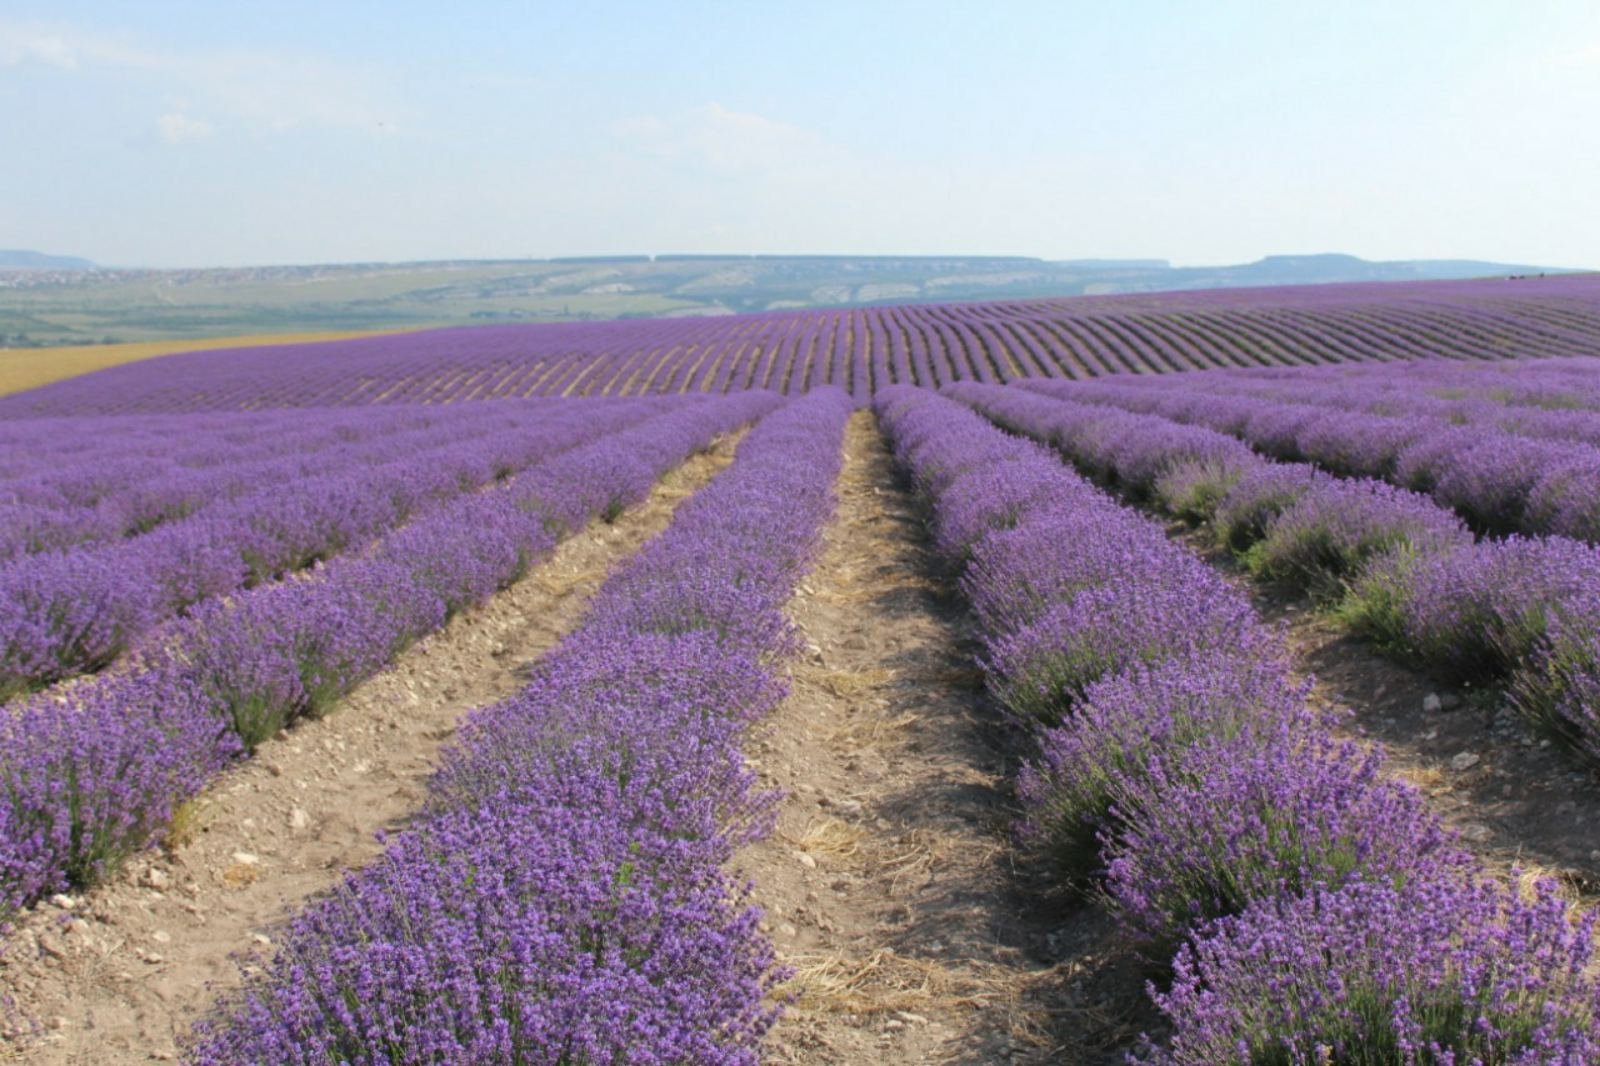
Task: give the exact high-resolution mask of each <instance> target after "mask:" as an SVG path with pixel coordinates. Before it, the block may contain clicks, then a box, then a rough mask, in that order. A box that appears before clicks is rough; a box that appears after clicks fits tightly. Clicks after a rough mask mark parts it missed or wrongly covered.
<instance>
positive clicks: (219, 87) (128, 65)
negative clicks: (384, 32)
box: [0, 21, 403, 135]
mask: <svg viewBox="0 0 1600 1066" xmlns="http://www.w3.org/2000/svg"><path fill="white" fill-rule="evenodd" d="M29 64H41V65H45V66H49V67H54V68H57V69H60V70H68V71H79V72H88V71H92V70H100V71H109V72H113V73H120V74H122V75H124V76H129V77H142V78H145V79H148V80H151V81H153V82H155V83H157V84H158V85H160V86H162V87H163V88H165V89H167V90H169V91H173V92H177V93H181V94H183V95H185V96H187V97H190V98H192V99H193V100H194V101H195V106H196V108H197V109H198V110H200V111H203V112H206V113H208V114H211V115H214V116H216V117H217V118H223V117H226V118H228V119H230V120H233V121H237V122H242V123H245V124H248V125H253V126H259V127H265V128H267V129H272V130H290V129H296V128H300V127H332V128H345V129H362V130H368V131H372V132H384V133H390V132H394V131H395V130H396V129H397V127H398V126H399V124H400V121H401V120H402V118H403V116H402V115H401V114H400V112H401V107H400V105H399V103H398V94H397V93H396V92H395V90H394V88H393V87H392V85H391V84H390V83H389V80H388V79H387V78H386V77H384V76H383V75H382V74H381V73H379V72H376V71H372V70H364V69H361V68H359V67H354V66H352V65H350V64H348V63H334V62H331V61H328V60H325V59H322V58H320V57H316V56H307V55H292V54H284V53H279V52H272V51H266V50H255V49H237V48H229V49H214V50H208V51H188V52H177V51H168V50H162V49H159V48H151V47H147V46H146V45H144V44H143V43H138V42H132V41H130V40H127V39H124V38H118V37H114V36H108V35H105V34H98V33H92V32H89V31H85V30H81V29H77V28H72V27H62V26H46V25H40V24H30V23H8V22H4V21H0V65H5V66H25V65H29ZM180 117H182V116H180ZM191 121H197V120H191ZM163 135H165V130H164V129H163Z"/></svg>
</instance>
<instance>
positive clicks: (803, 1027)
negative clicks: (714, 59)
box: [737, 413, 1138, 1066]
mask: <svg viewBox="0 0 1600 1066" xmlns="http://www.w3.org/2000/svg"><path fill="white" fill-rule="evenodd" d="M924 543H925V542H924V536H923V528H922V515H921V513H920V512H919V511H918V509H917V508H916V506H915V505H914V504H913V502H912V500H911V499H910V497H909V496H908V495H907V493H906V492H905V491H904V490H903V489H902V488H901V487H900V486H899V484H898V483H897V482H896V480H895V476H894V469H893V463H892V461H891V459H890V456H889V454H888V452H887V450H886V449H885V447H884V445H883V442H882V441H881V439H880V438H879V435H878V432H877V429H876V427H875V425H874V423H873V421H872V419H871V416H870V415H869V414H866V413H861V414H857V415H856V416H855V417H854V418H853V419H852V420H851V423H850V426H849V430H848V433H847V437H846V458H845V465H844V471H843V473H842V475H841V478H840V484H839V507H838V513H837V515H836V517H835V519H834V521H833V522H832V523H831V524H830V527H829V529H828V530H827V532H826V535H825V542H824V551H823V553H822V556H821V558H820V559H819V561H818V564H817V566H816V568H815V570H814V571H813V572H812V574H811V575H810V576H809V577H808V578H807V580H806V581H805V582H804V583H803V584H802V586H801V588H800V590H799V592H798V594H797V596H796V599H795V602H794V605H793V606H792V608H791V613H792V616H793V618H794V619H795V621H796V622H797V623H798V624H799V626H800V627H801V628H802V630H803V631H804V633H805V637H806V639H807V640H808V641H809V646H808V648H807V651H806V653H805V654H804V656H803V657H802V661H801V662H800V663H799V664H797V665H796V666H795V667H794V669H793V671H792V675H793V676H792V691H791V695H790V698H789V699H788V700H787V701H786V702H785V703H784V705H783V706H782V707H780V708H779V710H778V711H777V712H775V714H774V715H773V716H772V718H771V719H769V721H768V722H767V723H766V725H765V726H764V728H763V731H762V733H761V734H759V735H758V737H757V738H756V739H754V740H753V742H752V744H751V746H750V755H751V758H752V762H753V763H754V764H755V765H756V766H757V768H758V769H759V770H760V772H761V775H762V778H763V782H764V784H766V785H767V786H769V787H776V788H779V789H782V790H783V791H784V792H785V793H786V794H787V795H786V799H785V801H784V803H783V805H782V807H781V808H780V812H779V826H778V830H777V832H776V833H775V834H774V835H773V836H772V837H770V838H769V839H767V840H765V841H763V842H761V843H760V844H757V845H755V846H753V847H750V848H747V849H746V850H745V851H744V852H743V853H742V855H741V856H740V858H739V860H738V863H737V865H738V867H739V868H740V869H741V870H742V871H744V872H746V873H748V874H750V875H751V876H752V877H753V879H754V881H755V885H756V900H757V902H758V903H760V904H761V905H762V906H763V907H765V908H766V912H767V916H766V928H767V930H768V932H769V933H770V934H771V935H772V937H773V940H774V942H775V944H776V945H777V948H778V951H779V954H780V957H781V959H782V961H783V962H784V963H785V964H787V965H788V966H790V967H792V968H793V970H794V971H795V977H794V979H793V980H792V981H791V983H790V984H789V986H788V990H789V992H790V993H791V994H792V996H793V997H794V998H793V1001H792V1002H791V1004H790V1006H789V1008H788V1010H787V1012H786V1014H785V1016H784V1018H783V1020H782V1021H780V1023H779V1024H778V1026H777V1028H776V1029H775V1030H774V1032H773V1033H772V1035H771V1037H770V1038H769V1041H768V1047H767V1051H766V1055H765V1059H766V1061H769V1062H773V1063H803V1064H807V1066H822V1064H845V1063H848V1064H851V1066H857V1064H862V1063H888V1064H901V1063H904V1064H910V1063H944V1062H961V1063H1011V1062H1044V1061H1049V1062H1056V1063H1061V1062H1091V1061H1094V1062H1099V1061H1119V1060H1117V1059H1115V1058H1096V1057H1095V1056H1094V1054H1091V1053H1090V1051H1089V1050H1088V1044H1089V1043H1092V1042H1093V1040H1094V1039H1095V1038H1097V1037H1100V1036H1103V1035H1104V1030H1106V1029H1107V1028H1108V1027H1109V1028H1110V1029H1115V1028H1116V1024H1115V1022H1114V1021H1113V1022H1110V1023H1108V1020H1107V1019H1106V1018H1105V1017H1103V1016H1102V1015H1101V1014H1099V1013H1097V1011H1098V1006H1097V1004H1095V1003H1093V1002H1091V997H1095V996H1098V995H1099V993H1098V992H1096V991H1094V990H1093V989H1090V990H1089V991H1085V988H1086V987H1087V986H1090V985H1093V984H1094V983H1095V981H1096V979H1097V976H1096V975H1102V974H1103V972H1104V970H1105V968H1106V966H1107V965H1108V964H1107V962H1106V959H1107V958H1111V957H1114V956H1115V955H1116V954H1117V953H1116V952H1115V951H1114V949H1113V948H1112V946H1111V945H1110V943H1109V941H1110V936H1109V925H1108V923H1106V922H1105V921H1104V919H1103V917H1101V916H1099V915H1098V914H1097V912H1096V911H1095V910H1094V909H1093V908H1084V907H1076V908H1070V909H1063V908H1061V907H1059V906H1050V905H1046V904H1045V902H1044V895H1043V893H1044V889H1043V886H1041V885H1039V884H1036V883H1027V875H1026V873H1024V872H1019V871H1017V870H1016V869H1014V865H1013V857H1012V849H1011V847H1010V831H1011V825H1012V822H1013V820H1014V817H1015V809H1014V807H1013V801H1012V795H1011V789H1010V781H1011V778H1012V776H1013V774H1014V771H1015V746H1016V737H1015V736H1013V735H1012V734H1011V733H1010V732H1009V731H1008V730H1007V729H1006V728H1005V727H1004V726H1003V725H1002V723H1001V721H1000V720H999V717H998V715H997V714H996V713H995V712H994V711H993V710H992V709H991V708H989V707H987V706H986V705H985V703H984V701H983V699H982V695H981V689H980V686H981V674H980V673H979V672H978V671H977V670H976V669H975V668H974V665H973V654H974V650H975V648H974V644H973V641H972V638H971V635H970V633H969V632H968V631H967V630H966V629H965V624H966V623H965V613H964V611H963V610H962V609H961V605H960V602H959V600H958V599H957V598H956V597H955V596H954V595H953V594H952V593H953V586H952V585H951V583H950V582H949V581H948V580H946V579H944V578H942V577H940V576H939V575H937V574H936V573H935V571H934V568H933V565H932V562H931V560H930V558H929V555H928V553H927V551H926V549H925V547H924ZM1121 987H1124V988H1125V987H1127V983H1126V982H1122V984H1121ZM1132 987H1133V988H1134V990H1135V991H1137V988H1138V986H1137V983H1136V982H1135V983H1134V984H1133V986H1132ZM1126 1036H1127V1034H1125V1033H1121V1034H1119V1035H1118V1036H1117V1037H1116V1040H1117V1041H1119V1042H1125V1040H1126Z"/></svg>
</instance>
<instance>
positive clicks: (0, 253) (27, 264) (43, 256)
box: [0, 248, 94, 270]
mask: <svg viewBox="0 0 1600 1066" xmlns="http://www.w3.org/2000/svg"><path fill="white" fill-rule="evenodd" d="M93 269H94V263H92V262H90V261H89V260H87V259H79V258H78V257H77V256H71V255H49V254H47V253H45V252H31V251H28V250H27V249H25V248H0V270H93Z"/></svg>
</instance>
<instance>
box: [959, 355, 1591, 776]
mask: <svg viewBox="0 0 1600 1066" xmlns="http://www.w3.org/2000/svg"><path fill="white" fill-rule="evenodd" d="M951 391H952V394H953V395H955V396H957V397H958V398H959V399H961V400H963V401H965V402H967V403H970V404H972V405H974V406H976V407H978V408H979V409H980V410H982V411H983V412H984V413H985V414H987V415H989V416H990V417H991V418H993V419H995V420H996V421H998V422H999V423H1000V424H1002V425H1004V426H1006V427H1008V428H1011V429H1013V430H1015V431H1017V432H1020V433H1023V434H1026V435H1028V436H1031V437H1035V438H1037V439H1039V440H1042V441H1046V442H1048V443H1050V444H1051V445H1053V446H1054V447H1056V448H1058V449H1059V450H1060V451H1061V452H1062V453H1064V454H1065V455H1066V456H1067V457H1068V458H1069V459H1071V460H1072V461H1073V462H1074V463H1075V464H1077V465H1078V466H1079V467H1080V468H1081V469H1083V470H1084V471H1085V472H1087V473H1089V474H1090V475H1091V476H1093V477H1096V478H1098V479H1100V480H1101V481H1104V482H1106V483H1108V484H1113V485H1115V486H1117V487H1118V488H1120V489H1121V490H1122V491H1124V492H1126V493H1127V494H1128V495H1130V496H1131V497H1132V498H1134V499H1135V500H1139V501H1142V502H1148V503H1150V504H1153V505H1154V506H1156V507H1158V508H1160V509H1161V510H1163V511H1165V512H1167V513H1169V514H1172V515H1174V516H1177V517H1181V518H1184V519H1186V520H1189V521H1193V522H1197V523H1208V524H1209V526H1210V528H1211V529H1212V531H1213V532H1214V534H1215V536H1216V538H1217V540H1218V542H1219V544H1221V545H1223V546H1226V547H1228V548H1230V549H1232V550H1233V551H1236V552H1239V553H1241V554H1242V555H1243V557H1244V558H1245V561H1246V562H1247V563H1248V564H1249V566H1250V568H1251V570H1252V571H1253V572H1254V573H1255V574H1257V575H1258V576H1259V577H1261V578H1263V579H1265V580H1269V581H1274V582H1282V583H1287V584H1290V585H1293V586H1296V587H1300V588H1303V589H1306V590H1307V591H1309V592H1311V593H1312V594H1313V595H1314V596H1316V597H1318V598H1319V599H1322V600H1323V601H1324V602H1328V603H1330V604H1333V605H1334V606H1336V612H1335V616H1336V617H1337V618H1339V619H1340V620H1342V621H1343V622H1344V623H1345V624H1347V625H1348V626H1350V627H1351V628H1352V629H1353V630H1354V631H1355V632H1356V633H1358V634H1360V635H1362V636H1366V637H1368V638H1371V639H1373V640H1375V641H1376V642H1377V643H1378V644H1379V645H1380V646H1381V647H1382V648H1384V649H1385V650H1387V651H1389V652H1390V653H1391V654H1394V655H1396V656H1398V657H1400V658H1402V659H1405V660H1407V661H1409V662H1412V663H1414V664H1416V665H1419V666H1422V667H1425V668H1427V669H1430V670H1432V671H1434V672H1435V673H1437V674H1439V675H1440V676H1442V677H1443V678H1444V679H1446V680H1449V681H1453V682H1456V683H1460V684H1473V685H1478V684H1489V685H1500V686H1504V687H1505V688H1506V690H1507V695H1508V698H1509V700H1510V702H1511V704H1512V705H1513V706H1515V707H1516V708H1517V709H1518V710H1519V711H1521V712H1522V713H1523V714H1524V715H1526V716H1527V717H1528V719H1529V720H1530V721H1532V722H1533V723H1535V724H1536V725H1538V726H1540V727H1541V728H1544V729H1547V730H1549V731H1551V732H1552V733H1553V734H1554V735H1555V736H1557V737H1558V738H1560V739H1561V740H1563V741H1564V742H1566V743H1568V744H1570V745H1571V746H1572V747H1574V748H1575V749H1577V750H1578V751H1580V752H1581V753H1583V754H1584V755H1586V756H1587V757H1589V758H1591V759H1600V548H1597V547H1595V546H1593V545H1589V544H1584V543H1580V542H1578V541H1575V540H1570V539H1567V538H1564V537H1538V538H1524V537H1511V538H1508V539H1505V540H1483V541H1475V540H1474V538H1473V536H1472V534H1471V533H1470V532H1469V531H1468V530H1467V529H1466V528H1465V526H1463V525H1462V523H1461V522H1460V520H1459V519H1458V518H1457V517H1456V516H1455V515H1453V514H1451V513H1450V512H1448V511H1445V510H1442V509H1441V508H1439V507H1438V506H1437V505H1436V504H1434V503H1433V502H1432V501H1431V500H1429V499H1428V498H1427V497H1424V496H1421V495H1418V494H1416V493H1413V492H1407V491H1406V490H1403V489H1399V488H1395V487H1393V486H1391V485H1388V484H1385V483H1383V482H1379V481H1371V480H1365V479H1342V478H1336V477H1330V476H1328V475H1327V474H1324V473H1321V472H1320V471H1319V470H1318V469H1317V468H1315V467H1313V466H1310V465H1307V464H1299V463H1273V462H1270V461H1268V460H1265V459H1263V458H1261V457H1260V456H1259V455H1257V454H1255V453H1254V452H1252V451H1251V450H1250V449H1249V448H1248V447H1247V446H1245V445H1243V444H1242V443H1240V442H1239V441H1237V440H1235V439H1234V438H1232V437H1229V436H1226V435H1224V434H1221V433H1218V432H1216V431H1214V430H1209V429H1204V428H1201V427H1198V426H1186V425H1181V424H1178V423H1175V422H1171V421H1168V420H1167V419H1164V418H1161V417H1159V416H1155V415H1139V414H1132V413H1129V412H1125V411H1121V410H1119V409H1116V408H1108V407H1100V406H1096V405H1092V404H1075V403H1072V402H1070V401H1065V400H1053V399H1048V398H1046V397H1043V396H1039V395H1035V394H1032V393H1029V392H1027V391H1022V390H1015V389H1005V390H998V389H985V388H983V387H981V386H956V387H954V388H953V389H952V390H951Z"/></svg>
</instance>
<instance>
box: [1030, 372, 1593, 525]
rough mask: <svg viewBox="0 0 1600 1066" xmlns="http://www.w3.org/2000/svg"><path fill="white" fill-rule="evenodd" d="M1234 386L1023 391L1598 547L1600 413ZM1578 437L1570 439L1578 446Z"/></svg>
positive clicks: (1221, 379) (1214, 379) (1210, 378)
mask: <svg viewBox="0 0 1600 1066" xmlns="http://www.w3.org/2000/svg"><path fill="white" fill-rule="evenodd" d="M1229 381H1230V376H1229V375H1226V374H1219V375H1201V376H1199V377H1197V378H1195V379H1193V380H1192V381H1190V382H1187V383H1186V384H1187V385H1188V386H1189V387H1187V388H1184V389H1181V390H1180V389H1174V388H1163V387H1160V386H1154V387H1152V386H1145V385H1139V384H1132V383H1129V384H1113V383H1100V382H1095V383H1088V384H1085V385H1083V386H1073V385H1066V386H1065V387H1061V386H1052V385H1049V384H1043V385H1038V386H1030V387H1035V388H1038V389H1039V391H1041V392H1045V393H1046V394H1047V395H1051V396H1056V397H1059V398H1063V399H1071V400H1075V401H1078V402H1084V403H1103V404H1109V405H1112V406H1115V407H1119V408H1122V409H1124V410H1131V411H1141V412H1148V413H1152V414H1159V415H1162V416H1164V417H1166V418H1171V419H1174V420H1176V421H1179V422H1185V423H1193V424H1197V425H1204V426H1207V427H1209V428H1212V429H1216V430H1218V431H1219V432H1223V433H1227V434H1229V435H1230V436H1234V437H1238V438H1239V439H1241V440H1244V441H1246V442H1248V443H1249V444H1251V445H1252V446H1253V447H1255V448H1256V449H1258V450H1259V451H1261V452H1263V453H1265V454H1267V455H1270V456H1273V457H1275V458H1278V459H1283V460H1286V461H1289V462H1307V463H1315V464H1317V465H1318V466H1320V467H1322V468H1323V469H1326V470H1329V471H1331V472H1334V473H1337V474H1342V475H1346V476H1355V477H1373V478H1379V479H1382V480H1385V481H1389V482H1391V483H1393V484H1396V485H1399V486H1401V487H1403V488H1407V489H1410V490H1412V491H1415V492H1421V493H1424V494H1426V495H1429V496H1431V497H1432V498H1433V499H1434V500H1436V501H1437V502H1438V503H1440V504H1442V505H1443V506H1446V507H1450V508H1453V509H1454V510H1456V511H1457V512H1458V513H1459V514H1461V515H1462V517H1464V518H1465V519H1466V520H1467V521H1468V522H1469V523H1471V524H1472V526H1473V528H1475V529H1477V530H1479V531H1481V532H1486V533H1495V534H1505V533H1530V534H1545V533H1556V534H1561V535H1563V536H1569V537H1573V538H1576V539H1580V540H1586V541H1590V542H1600V447H1597V446H1595V445H1593V444H1589V443H1584V441H1585V440H1588V439H1594V438H1600V413H1594V412H1588V413H1581V414H1579V413H1574V412H1544V411H1537V412H1530V411H1528V410H1525V409H1524V410H1508V409H1507V408H1505V407H1503V406H1501V405H1498V404H1494V403H1493V402H1488V403H1486V404H1485V405H1479V406H1472V407H1469V406H1466V405H1462V404H1455V405H1452V406H1451V408H1450V412H1449V413H1448V414H1445V413H1434V414H1430V413H1428V411H1427V407H1428V405H1427V404H1425V403H1422V402H1417V403H1407V402H1400V403H1395V401H1394V400H1393V398H1392V397H1390V398H1386V399H1385V400H1384V401H1382V402H1386V403H1389V404H1393V405H1394V406H1395V407H1396V410H1395V412H1394V413H1392V414H1380V413H1373V412H1369V411H1364V410H1359V409H1356V410H1351V409H1347V408H1342V407H1340V406H1336V405H1334V404H1333V403H1330V400H1331V399H1332V397H1331V395H1330V394H1331V393H1334V392H1342V391H1345V390H1342V389H1339V388H1338V387H1337V386H1332V387H1325V388H1321V389H1318V390H1315V391H1307V392H1305V393H1304V394H1302V395H1301V397H1300V400H1301V402H1286V399H1285V397H1284V396H1283V394H1282V389H1281V388H1280V389H1278V390H1276V392H1277V394H1276V395H1273V394H1268V395H1254V394H1251V393H1249V392H1245V393H1243V394H1239V393H1232V392H1230V391H1229V390H1228V387H1227V386H1228V382H1229ZM1574 438H1576V439H1574Z"/></svg>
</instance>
